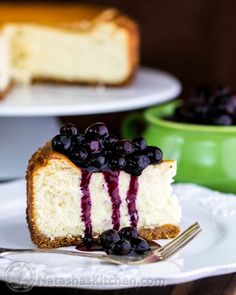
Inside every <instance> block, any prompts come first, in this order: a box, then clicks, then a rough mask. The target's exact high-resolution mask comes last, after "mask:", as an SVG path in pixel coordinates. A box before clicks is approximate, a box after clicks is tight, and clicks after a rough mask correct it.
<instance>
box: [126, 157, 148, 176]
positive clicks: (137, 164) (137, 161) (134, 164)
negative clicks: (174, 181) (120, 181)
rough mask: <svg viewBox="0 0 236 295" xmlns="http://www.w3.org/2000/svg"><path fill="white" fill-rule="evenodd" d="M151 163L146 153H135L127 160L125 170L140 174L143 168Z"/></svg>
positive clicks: (136, 174)
mask: <svg viewBox="0 0 236 295" xmlns="http://www.w3.org/2000/svg"><path fill="white" fill-rule="evenodd" d="M150 163H151V161H150V159H149V158H148V156H146V155H142V154H136V155H133V156H131V157H130V158H129V159H128V160H127V164H126V167H125V171H127V172H128V173H130V174H133V175H135V176H140V175H141V174H142V172H143V170H144V169H145V168H146V167H147V166H148V165H149V164H150Z"/></svg>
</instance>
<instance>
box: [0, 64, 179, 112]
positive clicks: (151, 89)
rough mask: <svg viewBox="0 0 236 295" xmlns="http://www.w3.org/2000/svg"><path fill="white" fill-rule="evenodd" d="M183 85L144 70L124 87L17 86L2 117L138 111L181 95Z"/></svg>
mask: <svg viewBox="0 0 236 295" xmlns="http://www.w3.org/2000/svg"><path fill="white" fill-rule="evenodd" d="M180 91H181V84H180V82H179V81H178V80H177V79H176V78H175V77H174V76H172V75H170V74H168V73H165V72H163V71H159V70H154V69H149V68H140V69H139V70H138V73H137V75H136V77H135V79H134V81H133V82H132V83H131V84H130V85H128V86H124V87H107V88H105V87H103V86H98V87H89V86H87V87H86V86H69V85H66V86H65V85H49V84H48V85H45V84H44V85H40V84H38V85H37V84H36V85H31V86H25V87H22V86H21V87H20V86H15V87H14V88H13V89H12V91H11V92H10V93H9V94H8V95H7V97H6V98H5V99H4V100H2V101H1V102H0V117H9V116H18V117H19V116H20V117H22V116H30V117H32V116H59V115H88V114H99V113H108V112H109V113H110V112H119V111H127V110H133V109H138V108H142V107H147V106H150V105H153V104H159V103H162V102H165V101H168V100H170V99H173V98H175V97H177V96H178V95H179V93H180Z"/></svg>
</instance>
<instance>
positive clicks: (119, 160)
mask: <svg viewBox="0 0 236 295" xmlns="http://www.w3.org/2000/svg"><path fill="white" fill-rule="evenodd" d="M125 165H126V159H125V158H124V157H114V158H111V160H110V161H109V167H110V168H111V169H112V170H123V169H124V168H125Z"/></svg>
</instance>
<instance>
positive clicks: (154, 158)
mask: <svg viewBox="0 0 236 295" xmlns="http://www.w3.org/2000/svg"><path fill="white" fill-rule="evenodd" d="M145 153H146V155H147V156H148V158H149V160H150V161H151V163H152V164H158V163H160V162H161V161H162V158H163V153H162V151H161V150H160V149H159V148H158V147H155V146H148V147H147V148H146V150H145Z"/></svg>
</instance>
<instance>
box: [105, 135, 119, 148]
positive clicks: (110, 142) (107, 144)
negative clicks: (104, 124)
mask: <svg viewBox="0 0 236 295" xmlns="http://www.w3.org/2000/svg"><path fill="white" fill-rule="evenodd" d="M117 141H118V138H117V137H116V136H113V135H111V136H109V137H107V138H105V139H104V141H103V145H104V147H112V146H114V145H115V144H116V143H117Z"/></svg>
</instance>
